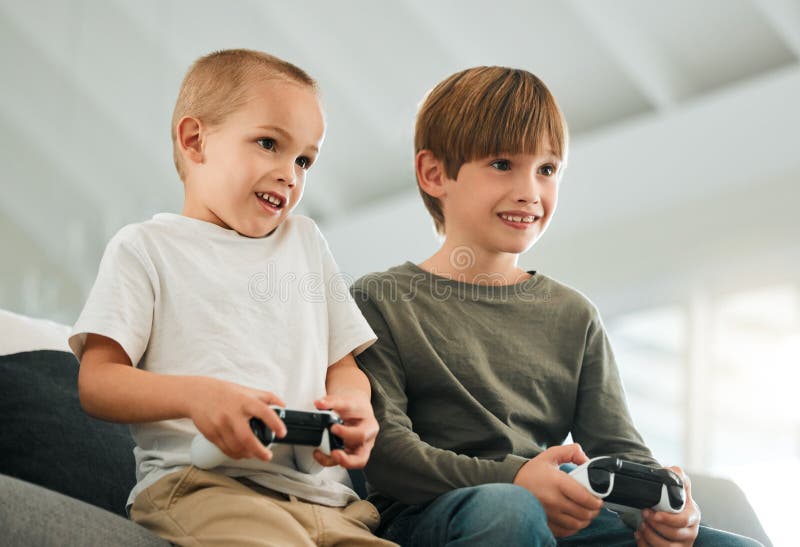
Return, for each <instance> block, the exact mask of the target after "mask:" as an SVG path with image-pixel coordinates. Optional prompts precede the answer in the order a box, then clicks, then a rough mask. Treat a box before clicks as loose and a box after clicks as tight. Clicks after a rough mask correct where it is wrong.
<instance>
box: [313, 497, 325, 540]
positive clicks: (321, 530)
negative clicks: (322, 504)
mask: <svg viewBox="0 0 800 547" xmlns="http://www.w3.org/2000/svg"><path fill="white" fill-rule="evenodd" d="M309 507H310V508H311V513H312V514H313V515H314V522H315V523H316V525H317V537H316V540H315V541H314V543H316V544H317V545H319V547H325V545H327V542H326V538H325V525H324V523H323V522H322V515H321V514H320V511H319V507H318V506H317V505H316V504H309Z"/></svg>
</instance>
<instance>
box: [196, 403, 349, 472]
mask: <svg viewBox="0 0 800 547" xmlns="http://www.w3.org/2000/svg"><path fill="white" fill-rule="evenodd" d="M272 409H273V410H274V411H275V413H276V414H277V415H278V417H279V418H280V419H281V420H283V422H284V423H285V424H286V430H287V433H286V436H284V437H283V438H281V439H276V438H275V433H273V432H272V430H271V429H269V428H268V427H267V426H266V425H265V424H264V422H263V421H261V420H260V419H258V418H251V419H250V429H251V430H252V431H253V434H254V435H255V436H256V438H258V440H259V441H261V444H263V445H264V446H270V445H271V444H272V443H283V444H291V445H303V446H312V447H316V448H318V449H319V450H320V451H321V452H322V453H323V454H326V455H330V453H331V450H336V449H340V448H344V443H343V442H342V440H341V439H340V438H339V437H337V436H336V435H334V434H333V433H331V431H330V428H331V426H333V425H335V424H342V423H344V422H343V421H342V419H341V418H340V417H339V415H338V414H336V412H334V411H332V410H319V411H316V412H306V411H302V410H286V409H285V408H282V407H279V406H272ZM191 459H192V465H195V466H197V467H199V468H201V469H211V468H213V467H218V466H220V465H222V464H224V463H230V464H231V465H235V466H237V467H248V468H250V467H252V468H258V467H260V466H263V462H262V461H261V460H258V459H255V458H251V459H243V460H232V459H231V458H229V457H228V456H226V455H225V453H224V452H222V450H220V449H219V447H217V445H215V444H214V443H212V442H211V441H209V440H208V439H206V438H205V437H204V436H203V435H197V436H195V438H194V439H193V440H192V448H191Z"/></svg>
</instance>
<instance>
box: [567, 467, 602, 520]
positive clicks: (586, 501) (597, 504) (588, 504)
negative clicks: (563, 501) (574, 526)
mask: <svg viewBox="0 0 800 547" xmlns="http://www.w3.org/2000/svg"><path fill="white" fill-rule="evenodd" d="M560 478H561V479H562V480H560V481H559V483H558V484H559V490H560V491H561V493H562V494H563V495H564V497H566V498H567V499H568V500H570V501H571V502H573V503H575V504H576V505H578V506H580V507H582V508H584V509H588V510H590V511H599V510H600V509H601V508H602V507H603V501H602V500H601V499H600V498H597V497H595V496H594V495H593V494H592V493H591V492H589V490H588V489H587V488H586V487H584V486H583V485H582V484H581V483H579V482H578V481H576V480H574V479H573V478H572V477H570V476H567V475H564V476H563V477H560ZM564 479H566V480H564Z"/></svg>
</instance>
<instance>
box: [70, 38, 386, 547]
mask: <svg viewBox="0 0 800 547" xmlns="http://www.w3.org/2000/svg"><path fill="white" fill-rule="evenodd" d="M324 132H325V123H324V118H323V114H322V110H321V107H320V102H319V97H318V92H317V87H316V83H315V82H314V80H312V79H311V78H310V77H309V76H308V75H307V74H306V73H305V72H303V71H302V70H300V69H299V68H297V67H295V66H294V65H291V64H289V63H287V62H285V61H282V60H280V59H277V58H275V57H272V56H270V55H267V54H264V53H260V52H254V51H249V50H227V51H221V52H217V53H213V54H211V55H207V56H206V57H203V58H201V59H199V60H198V61H197V62H195V64H194V65H193V66H192V67H191V69H190V70H189V72H188V73H187V75H186V78H185V79H184V81H183V84H182V87H181V91H180V94H179V97H178V101H177V104H176V107H175V112H174V114H173V123H172V136H173V147H174V148H173V151H174V157H175V164H176V167H177V169H178V173H179V175H180V177H181V179H182V181H183V183H184V188H185V202H184V208H183V211H182V214H181V215H177V214H166V213H162V214H157V215H155V216H154V217H153V218H152V219H151V220H149V221H146V222H142V223H139V224H132V225H129V226H126V227H124V228H123V229H122V230H120V231H119V232H118V233H117V234H116V235H115V236H114V237H113V238H112V240H111V241H110V242H109V244H108V246H107V248H106V251H105V254H104V255H103V259H102V262H101V264H100V269H99V273H98V276H97V280H96V281H95V284H94V287H93V288H92V291H91V293H90V295H89V298H88V301H87V303H86V305H85V307H84V310H83V312H82V313H81V316H80V317H79V319H78V321H77V322H76V324H75V326H74V328H73V332H72V336H71V337H70V340H69V342H70V346H71V348H72V349H73V351H74V352H75V354H76V356H77V357H78V358H79V359H80V361H81V367H80V374H79V379H78V384H79V385H78V387H79V393H80V400H81V404H82V406H83V408H84V409H85V410H86V412H88V413H89V414H92V415H94V416H96V417H99V418H103V419H106V420H111V421H118V422H126V423H131V424H132V425H131V431H132V434H133V437H134V440H135V441H136V445H137V446H136V448H135V451H134V452H135V456H136V464H137V481H138V482H137V484H136V486H135V487H134V489H133V491H132V492H131V495H130V498H129V500H128V503H129V507H130V513H131V518H132V519H133V520H135V521H136V522H138V523H140V524H142V525H144V526H146V527H147V528H149V529H151V530H153V531H154V532H155V533H157V534H159V535H160V536H162V537H164V538H166V539H168V540H169V541H171V542H173V543H176V544H180V545H186V544H191V545H196V544H203V545H212V544H218V545H237V544H247V545H262V544H263V545H274V544H279V545H314V544H318V543H319V542H320V541H323V540H324V541H325V543H326V544H331V545H336V544H342V545H345V544H346V545H367V544H385V545H393V544H391V543H389V542H385V541H383V540H379V539H377V538H376V537H374V536H373V535H372V533H371V530H374V529H375V527H376V526H377V524H378V522H377V520H378V517H377V511H376V510H375V508H374V507H373V506H372V505H371V504H369V503H368V502H365V501H360V500H359V499H358V496H357V495H356V494H355V492H353V490H352V489H351V488H350V485H349V479H348V477H347V472H346V470H345V469H343V468H362V467H363V466H364V465H365V464H366V461H367V459H368V457H369V453H370V451H371V449H372V446H373V444H374V439H375V436H376V434H377V431H378V426H377V422H376V420H375V417H374V415H373V412H372V407H371V406H370V387H369V382H368V381H367V378H366V377H365V376H364V374H363V373H362V372H361V371H359V369H358V367H357V366H356V365H355V361H354V359H353V355H354V354H357V353H359V352H360V351H362V350H363V349H365V348H366V347H367V346H369V345H370V344H372V343H373V342H374V341H375V335H374V333H373V332H372V330H371V329H370V327H369V326H368V325H367V323H366V321H365V320H364V318H363V317H362V316H361V314H360V312H359V311H358V308H357V307H356V306H355V304H354V303H353V302H352V300H351V299H350V297H349V293H348V290H347V286H346V284H345V283H344V281H343V279H341V277H340V276H339V275H338V272H337V268H336V264H335V262H334V260H333V258H332V256H331V254H330V251H329V249H328V246H327V243H326V242H325V240H324V238H323V237H322V235H321V234H320V232H319V230H318V229H317V228H316V226H315V224H314V223H313V221H311V220H310V219H308V218H305V217H301V216H289V213H290V212H291V211H292V209H293V208H294V207H295V205H297V203H298V201H299V200H300V198H301V196H302V193H303V187H304V183H305V177H306V173H307V170H308V168H309V167H310V166H311V164H312V163H313V162H314V159H315V157H316V155H317V154H318V153H319V148H320V146H321V144H322V140H323V138H324ZM271 404H274V405H279V406H286V407H288V408H293V409H302V410H313V409H314V408H315V407H316V408H317V409H332V410H335V411H336V412H338V413H339V415H340V416H341V417H342V419H343V420H344V425H336V426H334V427H333V429H332V432H333V433H334V434H336V435H338V436H340V437H341V438H342V440H343V441H344V444H345V448H344V450H334V451H333V452H332V453H331V454H330V455H325V454H323V453H322V452H320V451H319V450H316V451H313V449H309V450H303V449H300V448H294V447H292V446H289V445H277V446H275V447H273V448H272V449H270V448H267V447H264V446H263V445H262V444H261V443H260V442H259V441H258V440H257V439H256V437H255V436H254V435H253V433H252V432H251V430H250V428H249V420H250V418H251V417H257V418H260V419H261V420H263V421H264V423H265V424H266V425H267V426H268V427H269V428H270V429H272V430H273V431H274V432H275V434H276V435H277V436H278V437H283V436H284V435H285V434H286V427H285V425H284V424H283V422H282V421H281V420H280V419H279V418H278V416H277V414H276V413H275V412H274V411H273V410H272V409H271V408H270V406H269V405H271ZM198 432H199V433H202V434H203V435H204V436H205V437H207V438H208V439H209V440H210V441H212V442H213V443H214V444H215V445H217V446H218V447H219V448H220V449H221V450H222V451H223V452H224V453H225V454H226V455H227V456H228V457H229V458H231V459H234V460H236V459H241V458H258V459H260V460H262V464H263V465H259V466H257V468H256V469H254V465H253V462H252V461H250V462H247V465H246V466H245V465H241V466H239V465H237V463H236V462H229V463H228V465H227V466H225V467H220V468H216V469H214V470H212V471H204V470H201V469H198V468H196V467H194V466H192V465H191V459H190V445H191V442H192V439H193V438H194V437H195V436H196V435H197V434H198ZM312 452H313V453H312ZM315 464H319V465H315ZM320 465H321V466H324V470H323V471H319V469H320ZM287 516H288V517H290V518H287Z"/></svg>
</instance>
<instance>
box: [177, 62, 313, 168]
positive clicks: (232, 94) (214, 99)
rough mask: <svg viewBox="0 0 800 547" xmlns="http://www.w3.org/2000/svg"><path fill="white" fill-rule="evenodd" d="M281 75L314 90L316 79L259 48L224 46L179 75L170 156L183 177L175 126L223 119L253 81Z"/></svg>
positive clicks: (243, 99)
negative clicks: (189, 120)
mask: <svg viewBox="0 0 800 547" xmlns="http://www.w3.org/2000/svg"><path fill="white" fill-rule="evenodd" d="M275 78H285V79H287V80H289V81H292V82H296V83H299V84H302V85H306V86H308V87H310V88H312V89H313V90H314V91H315V92H318V87H317V82H316V81H315V80H314V79H313V78H311V76H309V75H308V74H306V72H305V71H304V70H302V69H301V68H299V67H297V66H295V65H293V64H292V63H289V62H287V61H284V60H283V59H279V58H278V57H275V56H273V55H270V54H268V53H264V52H262V51H254V50H250V49H226V50H221V51H215V52H213V53H210V54H208V55H205V56H204V57H201V58H199V59H198V60H196V61H195V62H194V63H193V64H192V66H191V67H189V70H188V71H187V72H186V76H185V77H184V78H183V83H182V84H181V88H180V91H179V92H178V100H177V101H176V103H175V110H174V111H173V112H172V157H173V160H174V161H175V168H176V169H177V170H178V175H179V176H180V177H181V180H183V177H184V170H183V158H182V157H181V155H180V150H179V148H178V143H177V134H176V126H177V124H178V122H179V121H180V120H181V118H183V117H184V116H192V117H194V118H197V119H198V120H201V121H202V122H203V123H204V124H206V125H207V126H209V127H213V126H215V125H218V124H220V123H222V121H224V119H225V118H226V117H227V116H229V115H230V114H231V113H232V112H234V111H235V110H236V109H238V108H240V107H241V106H242V105H243V104H244V103H245V102H246V101H247V100H248V99H249V96H248V93H249V91H250V90H251V88H252V86H253V85H254V84H256V83H259V82H262V81H264V80H267V79H275Z"/></svg>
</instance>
